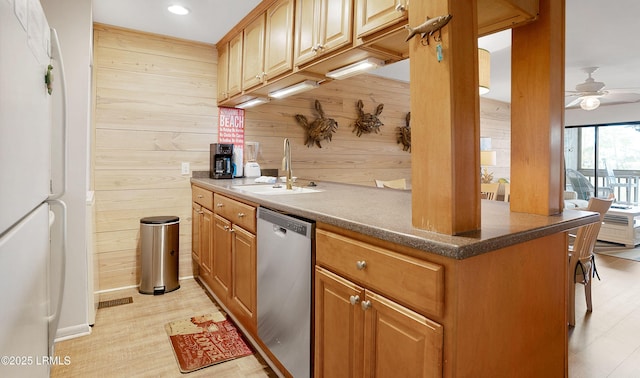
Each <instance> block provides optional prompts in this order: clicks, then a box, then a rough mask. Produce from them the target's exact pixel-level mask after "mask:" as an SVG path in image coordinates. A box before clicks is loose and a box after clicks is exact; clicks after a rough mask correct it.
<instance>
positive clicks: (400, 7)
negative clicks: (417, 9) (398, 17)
mask: <svg viewBox="0 0 640 378" xmlns="http://www.w3.org/2000/svg"><path fill="white" fill-rule="evenodd" d="M406 10H407V6H406V5H404V4H398V5H396V11H398V12H404V11H406Z"/></svg>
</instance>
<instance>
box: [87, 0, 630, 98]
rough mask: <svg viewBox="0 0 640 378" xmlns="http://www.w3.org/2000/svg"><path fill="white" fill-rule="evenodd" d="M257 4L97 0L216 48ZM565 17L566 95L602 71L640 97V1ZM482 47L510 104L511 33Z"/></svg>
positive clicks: (106, 8) (110, 15)
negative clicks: (589, 70) (174, 8)
mask: <svg viewBox="0 0 640 378" xmlns="http://www.w3.org/2000/svg"><path fill="white" fill-rule="evenodd" d="M174 3H179V4H182V5H184V6H186V7H187V8H189V9H190V10H191V13H190V14H189V15H187V16H176V15H173V14H171V13H169V12H168V11H167V10H166V9H167V6H169V5H170V4H174ZM258 3H260V0H233V1H231V0H93V17H94V20H95V21H96V22H100V23H105V24H110V25H116V26H121V27H126V28H131V29H136V30H141V31H146V32H151V33H157V34H164V35H169V36H174V37H179V38H184V39H189V40H194V41H201V42H206V43H212V44H214V43H216V42H217V41H218V40H220V38H222V37H223V36H224V35H225V34H226V33H227V32H228V31H229V30H230V29H231V28H232V27H233V26H234V25H235V24H237V23H238V21H240V20H241V19H242V18H243V17H244V16H245V15H246V14H247V13H248V12H249V11H250V10H251V9H253V8H254V7H255V6H256V5H257V4H258ZM566 14H567V22H566V38H567V39H566V58H565V67H566V72H565V84H566V90H574V88H575V85H576V84H578V83H581V82H583V81H584V80H585V78H586V74H585V73H584V72H582V70H581V68H582V67H588V66H597V67H600V69H599V70H598V71H597V72H596V73H595V74H594V75H593V76H594V78H595V79H596V81H602V82H604V83H605V84H606V87H605V88H604V89H619V88H638V89H639V91H640V38H638V36H639V33H638V31H637V30H636V28H637V25H636V24H635V23H636V22H638V21H637V19H638V15H639V14H640V1H638V0H615V1H604V0H566ZM478 45H479V46H480V47H484V48H486V49H488V50H489V51H491V91H490V92H489V93H488V94H486V95H485V96H484V97H486V98H492V99H496V100H500V101H505V102H510V92H511V89H510V80H511V63H510V60H511V47H510V45H511V34H510V32H509V31H506V32H501V33H496V34H493V35H491V36H487V37H484V38H481V39H480V40H479V41H478ZM408 72H409V70H408V61H403V62H400V63H396V64H394V65H390V66H387V67H384V68H382V69H380V70H379V71H378V72H377V73H378V74H380V75H384V76H387V77H391V78H395V79H398V80H405V81H408V77H409V74H408ZM603 105H605V102H604V101H603ZM639 106H640V104H639Z"/></svg>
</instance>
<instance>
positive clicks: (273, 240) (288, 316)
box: [257, 207, 315, 378]
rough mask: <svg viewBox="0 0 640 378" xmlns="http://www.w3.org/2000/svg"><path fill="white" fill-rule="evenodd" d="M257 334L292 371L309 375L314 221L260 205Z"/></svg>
mask: <svg viewBox="0 0 640 378" xmlns="http://www.w3.org/2000/svg"><path fill="white" fill-rule="evenodd" d="M257 237H258V336H259V337H260V339H261V340H262V342H263V343H264V344H265V345H266V346H267V347H268V348H269V350H270V351H271V352H272V353H273V354H274V355H275V356H276V358H277V359H278V360H279V361H280V362H281V363H282V365H284V367H285V368H286V369H287V370H288V371H289V373H291V374H292V375H293V376H294V377H296V378H298V377H309V376H311V350H312V345H311V297H312V293H311V272H312V269H313V260H312V252H313V245H314V243H313V239H314V238H315V223H314V222H313V221H309V220H303V219H299V218H294V217H292V216H288V215H284V214H281V213H278V212H275V211H273V210H269V209H267V208H264V207H259V208H258V236H257Z"/></svg>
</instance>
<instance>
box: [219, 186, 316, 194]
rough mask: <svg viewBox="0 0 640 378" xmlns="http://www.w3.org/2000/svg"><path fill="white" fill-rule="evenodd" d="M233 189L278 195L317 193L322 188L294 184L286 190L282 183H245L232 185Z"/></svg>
mask: <svg viewBox="0 0 640 378" xmlns="http://www.w3.org/2000/svg"><path fill="white" fill-rule="evenodd" d="M232 188H233V189H238V190H242V191H245V192H249V193H253V194H264V195H279V194H305V193H318V192H321V191H322V190H319V189H313V188H308V187H301V186H294V187H293V189H291V190H287V189H286V187H285V186H284V185H280V186H279V187H274V186H273V184H246V185H234V186H232Z"/></svg>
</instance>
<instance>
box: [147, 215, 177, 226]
mask: <svg viewBox="0 0 640 378" xmlns="http://www.w3.org/2000/svg"><path fill="white" fill-rule="evenodd" d="M179 220H180V218H178V217H176V216H173V215H160V216H157V217H146V218H142V219H140V223H145V224H165V223H174V222H178V221H179Z"/></svg>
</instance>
